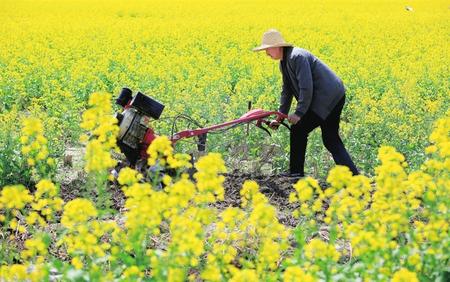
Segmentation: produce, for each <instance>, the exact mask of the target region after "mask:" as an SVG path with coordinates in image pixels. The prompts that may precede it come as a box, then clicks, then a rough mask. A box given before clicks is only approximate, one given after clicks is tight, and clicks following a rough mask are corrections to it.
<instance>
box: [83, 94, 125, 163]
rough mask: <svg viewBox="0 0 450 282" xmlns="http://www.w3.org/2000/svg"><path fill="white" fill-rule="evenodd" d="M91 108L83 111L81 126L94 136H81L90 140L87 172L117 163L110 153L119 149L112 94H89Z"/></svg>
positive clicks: (87, 150) (85, 139) (87, 153)
mask: <svg viewBox="0 0 450 282" xmlns="http://www.w3.org/2000/svg"><path fill="white" fill-rule="evenodd" d="M89 106H90V108H89V109H88V110H86V111H85V112H84V113H83V122H82V123H81V125H80V126H81V128H83V129H85V130H89V131H90V132H91V134H92V136H91V137H90V138H89V137H88V136H87V135H83V136H81V140H82V141H88V140H89V142H88V144H87V146H86V156H85V158H86V165H85V170H86V172H94V171H104V170H105V169H108V168H111V167H113V166H114V165H115V164H116V161H115V160H114V159H112V157H111V154H110V153H109V151H110V150H112V149H117V145H116V142H117V141H116V138H117V134H118V133H119V127H118V126H117V119H116V118H115V117H113V116H112V115H111V114H112V106H111V94H108V93H93V94H92V95H91V96H89Z"/></svg>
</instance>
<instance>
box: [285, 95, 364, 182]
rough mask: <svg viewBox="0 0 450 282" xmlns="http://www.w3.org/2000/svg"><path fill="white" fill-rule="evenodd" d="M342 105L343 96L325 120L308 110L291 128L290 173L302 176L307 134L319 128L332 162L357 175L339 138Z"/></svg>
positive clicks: (343, 102)
mask: <svg viewBox="0 0 450 282" xmlns="http://www.w3.org/2000/svg"><path fill="white" fill-rule="evenodd" d="M344 104H345V96H344V97H343V98H342V99H341V100H340V101H339V102H338V104H337V105H336V107H335V108H334V109H333V110H332V111H331V113H330V115H329V116H328V117H327V118H326V119H325V120H323V119H321V118H320V117H319V116H318V115H316V114H315V113H314V112H312V111H311V110H309V111H307V112H306V114H305V115H304V116H303V117H302V118H301V119H300V121H299V122H298V123H297V124H295V125H292V126H291V134H290V146H291V147H290V148H291V156H290V165H289V168H290V172H291V173H299V174H301V175H304V166H305V154H306V145H307V142H308V134H309V133H310V132H311V131H313V130H314V129H315V128H316V127H319V126H320V128H321V130H322V140H323V144H324V145H325V147H326V148H327V150H328V151H329V152H330V153H331V154H332V155H333V159H334V162H335V163H336V164H337V165H345V166H347V167H348V168H349V169H350V171H351V172H352V173H353V175H357V174H359V172H358V169H357V168H356V166H355V164H354V163H353V161H352V159H351V157H350V155H349V154H348V152H347V150H346V149H345V147H344V143H342V140H341V138H340V137H339V122H340V118H341V112H342V108H343V107H344Z"/></svg>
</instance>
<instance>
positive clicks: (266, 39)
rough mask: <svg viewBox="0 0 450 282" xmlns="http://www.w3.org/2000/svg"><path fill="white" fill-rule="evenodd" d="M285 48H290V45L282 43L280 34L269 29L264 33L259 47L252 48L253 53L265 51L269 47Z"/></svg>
mask: <svg viewBox="0 0 450 282" xmlns="http://www.w3.org/2000/svg"><path fill="white" fill-rule="evenodd" d="M285 46H292V44H291V43H287V42H286V41H284V39H283V36H281V33H280V32H279V31H278V30H276V29H269V30H268V31H266V32H264V35H263V38H262V43H261V46H258V47H256V48H253V51H255V52H256V51H261V50H265V49H267V48H270V47H285Z"/></svg>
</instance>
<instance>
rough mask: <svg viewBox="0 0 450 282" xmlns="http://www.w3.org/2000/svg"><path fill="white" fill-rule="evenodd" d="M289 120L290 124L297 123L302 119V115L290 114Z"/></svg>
mask: <svg viewBox="0 0 450 282" xmlns="http://www.w3.org/2000/svg"><path fill="white" fill-rule="evenodd" d="M288 121H289V123H290V124H292V125H294V124H296V123H297V122H299V121H300V117H299V116H298V115H296V114H290V115H289V116H288Z"/></svg>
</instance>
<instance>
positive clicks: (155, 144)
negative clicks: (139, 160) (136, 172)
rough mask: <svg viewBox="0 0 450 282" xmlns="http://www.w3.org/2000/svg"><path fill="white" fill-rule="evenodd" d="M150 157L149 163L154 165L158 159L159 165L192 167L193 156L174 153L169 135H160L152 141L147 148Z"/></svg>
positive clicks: (172, 167) (175, 167)
mask: <svg viewBox="0 0 450 282" xmlns="http://www.w3.org/2000/svg"><path fill="white" fill-rule="evenodd" d="M147 153H148V155H149V158H148V160H147V162H148V164H149V165H151V166H153V165H155V164H156V161H157V160H158V162H159V165H161V166H166V164H167V165H168V167H169V168H171V169H180V168H188V167H191V163H190V159H191V157H190V156H189V155H187V154H179V153H177V154H174V149H173V147H172V142H170V140H169V138H168V137H167V136H159V137H157V138H156V139H155V140H153V141H152V143H151V144H150V146H149V147H148V149H147Z"/></svg>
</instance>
